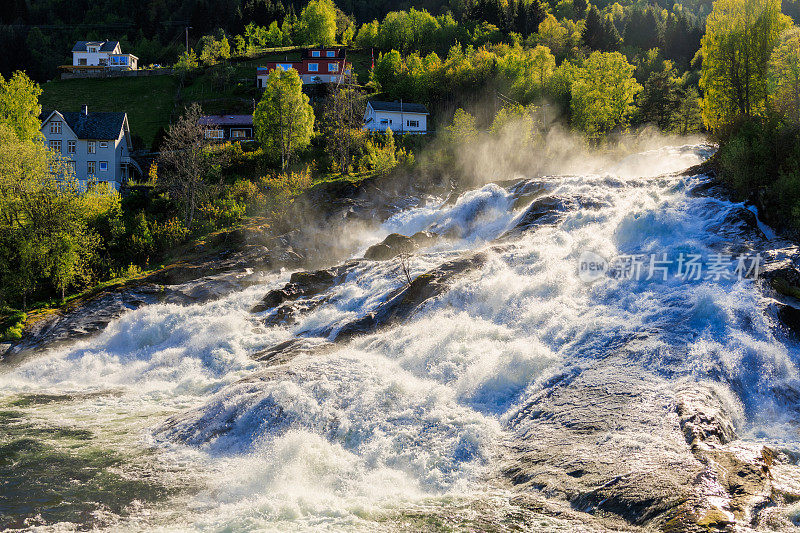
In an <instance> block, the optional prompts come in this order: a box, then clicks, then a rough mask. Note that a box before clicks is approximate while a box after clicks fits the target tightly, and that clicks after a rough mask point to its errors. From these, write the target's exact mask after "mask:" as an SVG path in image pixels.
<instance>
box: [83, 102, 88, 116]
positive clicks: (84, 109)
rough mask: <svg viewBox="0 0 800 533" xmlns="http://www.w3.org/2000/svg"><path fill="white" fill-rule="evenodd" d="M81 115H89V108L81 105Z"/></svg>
mask: <svg viewBox="0 0 800 533" xmlns="http://www.w3.org/2000/svg"><path fill="white" fill-rule="evenodd" d="M81 113H82V114H83V115H89V106H88V105H86V104H83V105H82V106H81Z"/></svg>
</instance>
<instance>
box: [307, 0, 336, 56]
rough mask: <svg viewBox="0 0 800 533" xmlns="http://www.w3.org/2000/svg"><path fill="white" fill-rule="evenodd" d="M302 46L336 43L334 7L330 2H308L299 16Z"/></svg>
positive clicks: (312, 0)
mask: <svg viewBox="0 0 800 533" xmlns="http://www.w3.org/2000/svg"><path fill="white" fill-rule="evenodd" d="M299 33H300V36H301V39H302V42H303V44H316V45H322V46H329V45H332V44H335V43H336V6H335V5H334V4H333V1H332V0H310V2H309V3H308V5H307V6H306V7H304V8H303V11H302V13H301V14H300V30H299Z"/></svg>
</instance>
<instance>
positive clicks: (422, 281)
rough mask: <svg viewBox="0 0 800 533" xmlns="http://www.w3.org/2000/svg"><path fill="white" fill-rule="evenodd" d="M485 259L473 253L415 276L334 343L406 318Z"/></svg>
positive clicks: (344, 330) (341, 331) (337, 334)
mask: <svg viewBox="0 0 800 533" xmlns="http://www.w3.org/2000/svg"><path fill="white" fill-rule="evenodd" d="M486 258H487V256H486V254H485V253H482V252H479V253H474V254H472V255H469V256H467V257H462V258H458V259H454V260H452V261H448V262H446V263H444V264H442V265H441V266H439V267H437V268H435V269H433V270H431V271H429V272H426V273H424V274H421V275H419V276H417V277H416V278H414V280H413V281H412V282H411V283H410V284H408V285H406V286H405V287H403V288H401V289H398V290H397V291H396V292H395V293H394V294H392V295H390V297H389V298H388V299H387V300H386V301H385V302H383V303H382V304H381V305H379V306H378V308H377V309H375V310H374V311H372V312H370V313H368V314H367V315H365V316H364V317H362V318H360V319H358V320H356V321H354V322H351V323H349V324H346V325H345V326H343V327H342V328H340V329H339V330H338V331H336V332H335V335H334V337H335V339H336V340H346V339H349V338H351V337H353V336H355V335H361V334H365V333H369V332H372V331H375V330H376V329H378V328H381V327H384V326H388V325H391V324H394V323H396V322H398V321H400V320H404V319H406V318H408V317H409V316H411V315H412V314H413V313H414V311H415V310H416V309H418V308H419V306H420V305H422V304H423V303H424V302H426V301H427V300H429V299H431V298H434V297H436V296H438V295H440V294H442V293H443V292H445V291H446V290H447V288H448V287H449V284H450V283H451V282H452V281H453V279H455V278H456V277H457V276H460V275H463V274H465V273H467V272H469V271H471V270H474V269H476V268H479V267H481V266H482V265H483V264H484V263H485V262H486ZM331 333H334V332H326V333H325V336H328V335H330V334H331Z"/></svg>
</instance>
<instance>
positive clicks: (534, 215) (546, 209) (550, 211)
mask: <svg viewBox="0 0 800 533" xmlns="http://www.w3.org/2000/svg"><path fill="white" fill-rule="evenodd" d="M573 207H575V203H574V202H573V201H572V200H571V199H569V198H562V197H560V196H545V197H543V198H539V199H538V200H534V201H533V203H531V205H530V206H529V207H528V208H527V209H526V210H525V213H523V214H522V216H521V217H520V219H519V221H517V224H516V225H515V226H514V227H513V228H512V229H511V230H509V232H508V234H513V233H519V232H523V231H527V230H529V229H531V228H533V227H536V226H544V225H548V224H555V223H557V222H558V221H560V220H561V219H562V217H563V214H564V213H565V212H566V211H568V210H570V209H572V208H573Z"/></svg>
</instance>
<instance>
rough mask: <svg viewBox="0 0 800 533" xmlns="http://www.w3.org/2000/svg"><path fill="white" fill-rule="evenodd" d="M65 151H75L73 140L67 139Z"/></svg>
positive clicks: (71, 152)
mask: <svg viewBox="0 0 800 533" xmlns="http://www.w3.org/2000/svg"><path fill="white" fill-rule="evenodd" d="M67 152H68V153H70V154H74V153H75V141H67Z"/></svg>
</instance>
